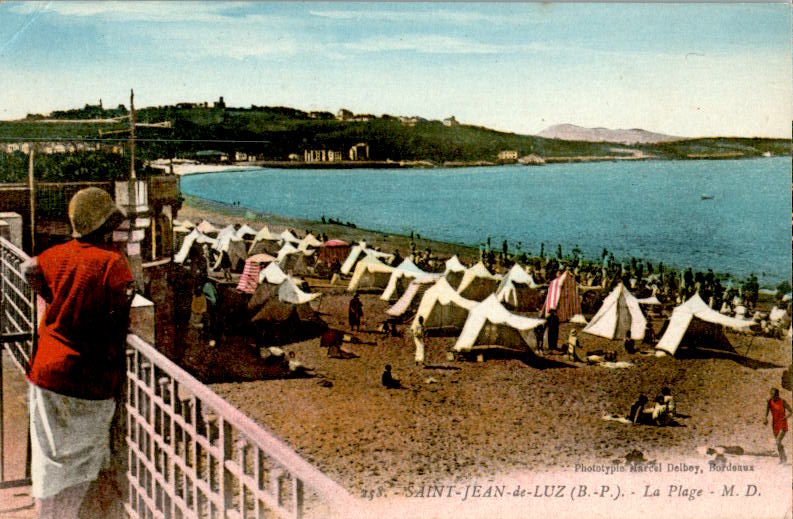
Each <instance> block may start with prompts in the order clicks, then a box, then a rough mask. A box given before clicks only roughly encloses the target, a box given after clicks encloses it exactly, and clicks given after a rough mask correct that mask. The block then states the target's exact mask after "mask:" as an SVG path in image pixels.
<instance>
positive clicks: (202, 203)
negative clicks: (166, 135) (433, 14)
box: [176, 194, 776, 291]
mask: <svg viewBox="0 0 793 519" xmlns="http://www.w3.org/2000/svg"><path fill="white" fill-rule="evenodd" d="M182 196H183V197H184V204H183V206H182V209H180V210H179V215H178V216H176V219H178V220H182V219H188V220H191V221H193V220H195V219H199V218H200V219H203V218H206V219H207V220H210V221H212V218H213V217H214V218H216V219H217V220H218V222H219V223H221V224H223V225H228V224H232V223H240V224H242V223H247V224H249V225H251V224H253V225H259V226H261V225H263V224H264V225H267V226H268V227H270V228H271V229H275V230H277V231H278V232H281V231H283V230H285V229H287V228H292V229H300V230H302V231H304V232H305V231H311V232H313V233H314V234H317V233H322V232H324V233H326V234H327V235H328V236H329V237H330V238H340V239H343V240H344V241H348V242H350V243H351V244H352V243H355V242H357V241H360V240H365V241H366V242H367V243H369V244H370V245H372V246H378V247H383V246H386V247H388V248H390V251H393V250H398V251H399V252H400V254H402V255H403V256H407V254H408V252H407V251H409V250H410V241H411V239H410V236H408V235H403V234H399V233H394V232H387V231H379V230H376V229H366V228H359V227H351V226H347V225H343V224H331V223H324V224H323V223H322V222H321V221H318V220H313V219H310V218H295V217H289V216H283V215H278V214H271V213H262V212H258V211H254V210H252V209H250V208H247V207H244V206H233V205H230V204H226V203H224V202H219V201H216V200H209V199H206V198H200V197H197V196H194V195H186V194H182ZM185 210H186V211H185ZM199 221H200V220H199ZM193 223H198V222H197V221H195V222H193ZM212 223H216V222H214V221H212ZM352 223H354V222H352ZM414 242H415V244H416V250H420V251H423V250H425V249H426V248H430V249H432V251H433V253H435V254H440V255H442V256H447V257H451V256H452V255H455V254H456V255H457V256H458V257H459V258H460V260H462V261H464V262H468V263H471V264H473V263H476V262H477V261H479V247H478V246H473V245H468V244H465V243H454V242H447V241H442V240H436V239H433V238H424V237H420V238H419V235H416V237H415V239H414ZM497 249H498V247H497V244H495V245H494V246H493V247H492V249H491V250H493V251H494V252H496V251H497ZM510 252H511V254H512V255H513V256H517V255H516V254H515V252H514V251H510ZM552 256H553V255H552V254H550V253H549V254H548V255H547V256H546V257H548V258H550V257H552ZM528 257H529V259H532V260H533V259H537V258H538V257H537V256H534V255H529V256H528ZM565 259H566V260H567V259H568V258H565ZM616 259H617V261H629V260H630V258H616ZM636 259H637V261H642V262H644V261H651V262H652V263H653V264H654V265H656V264H658V263H659V262H658V261H657V260H655V259H654V258H636ZM582 261H583V262H584V263H589V264H591V263H596V262H597V260H593V259H591V258H588V257H586V256H582ZM663 264H664V268H665V270H666V272H667V273H669V272H675V273H677V274H678V275H679V274H680V273H681V272H683V270H685V269H684V268H681V267H679V266H677V265H674V264H671V263H667V262H663ZM703 272H704V271H703ZM714 274H715V275H716V277H717V278H718V279H722V280H728V279H729V280H732V281H733V282H737V283H738V284H740V283H741V282H743V281H744V280H745V278H743V277H738V276H736V275H734V274H732V273H731V272H718V271H714ZM758 282H759V283H760V289H761V290H771V291H774V290H775V288H776V287H775V286H772V285H769V284H767V283H766V284H764V283H763V282H762V280H759V279H758Z"/></svg>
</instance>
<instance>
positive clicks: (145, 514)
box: [0, 238, 362, 519]
mask: <svg viewBox="0 0 793 519" xmlns="http://www.w3.org/2000/svg"><path fill="white" fill-rule="evenodd" d="M0 257H1V261H2V269H0V303H1V304H0V331H1V332H2V334H3V335H2V337H3V342H4V343H5V344H4V345H5V347H6V348H7V349H8V350H9V351H10V352H11V354H12V357H13V358H14V362H15V363H16V365H17V367H18V368H19V369H20V370H21V371H22V372H26V371H27V366H28V361H29V359H30V354H31V351H32V348H33V343H34V340H35V335H34V331H35V329H34V326H33V323H35V322H36V320H37V319H36V299H35V293H34V292H33V291H32V289H31V288H30V286H29V285H28V284H27V283H26V282H25V280H24V277H23V276H22V273H21V269H20V266H21V264H22V263H23V262H24V261H25V260H27V259H28V256H27V255H26V254H25V253H24V252H23V251H21V250H20V249H19V248H17V247H15V246H14V245H12V244H11V243H10V242H8V241H7V240H4V239H3V238H0ZM0 359H2V357H0ZM1 369H2V365H1V364H0V373H2V371H1ZM126 370H127V373H126V375H127V376H126V383H127V386H126V395H125V399H126V406H125V410H126V433H125V436H126V443H127V456H128V470H127V480H128V483H129V486H128V488H129V492H128V498H127V502H126V503H125V509H126V512H127V515H128V516H129V517H131V518H136V519H137V518H141V519H155V518H163V519H165V518H167V519H180V518H191V519H192V518H196V519H203V518H210V519H214V518H222V519H227V518H229V519H232V518H233V519H236V518H239V519H246V518H256V519H261V518H264V517H272V516H273V515H275V516H277V517H294V518H300V517H361V515H362V514H361V513H360V509H359V502H358V501H357V500H355V499H354V498H353V497H352V496H351V495H350V494H349V493H348V492H347V491H346V490H345V489H343V488H342V487H341V486H339V485H338V484H337V483H335V482H334V481H332V480H331V479H330V478H328V477H327V476H326V475H324V474H323V473H321V472H320V471H319V470H317V469H316V468H315V467H314V466H312V465H311V464H309V463H308V462H306V461H305V460H304V459H303V458H301V457H300V456H299V455H298V454H297V453H296V452H295V451H294V450H292V449H291V448H290V447H289V446H287V445H286V444H284V443H283V442H282V441H280V440H279V439H278V438H276V437H275V436H274V435H273V434H272V433H270V432H269V431H267V430H266V429H265V428H263V427H262V426H261V425H259V424H257V423H255V422H254V421H253V420H251V419H250V418H248V417H247V416H245V415H244V414H243V413H241V412H240V411H239V410H237V409H236V408H234V407H233V406H232V405H231V404H229V403H228V402H227V401H225V400H224V399H223V398H221V397H220V396H218V395H217V394H216V393H215V392H213V391H212V390H211V389H210V388H208V387H207V386H206V385H204V384H202V383H201V382H199V381H198V380H196V379H195V378H193V377H192V376H191V375H190V374H189V373H187V372H186V371H184V370H183V369H182V368H180V367H179V366H177V365H176V364H174V363H173V362H172V361H171V360H170V359H168V358H167V357H165V356H164V355H163V354H161V353H160V352H158V351H157V350H156V349H155V348H154V347H153V346H151V345H149V344H148V343H146V342H145V341H143V340H142V339H141V338H140V337H138V336H137V335H132V334H131V335H129V336H127V363H126ZM1 381H2V378H1V375H0V382H1ZM1 411H2V398H0V451H2V443H1V442H2V437H3V435H2V428H3V427H2V413H1ZM2 470H3V461H2V457H0V487H2V486H9V485H3V478H2ZM7 483H9V484H14V483H22V484H29V480H20V481H19V482H7Z"/></svg>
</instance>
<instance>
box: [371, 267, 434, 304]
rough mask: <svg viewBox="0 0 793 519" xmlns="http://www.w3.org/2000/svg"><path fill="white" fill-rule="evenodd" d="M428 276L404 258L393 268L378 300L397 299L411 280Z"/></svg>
mask: <svg viewBox="0 0 793 519" xmlns="http://www.w3.org/2000/svg"><path fill="white" fill-rule="evenodd" d="M428 274H429V273H428V272H424V271H423V270H421V269H420V268H418V267H417V266H416V264H415V263H413V262H412V261H411V260H410V258H405V259H404V260H402V263H400V264H399V265H398V266H397V267H395V268H394V271H393V272H392V273H391V277H390V278H389V279H388V285H386V287H385V290H383V294H382V295H381V296H380V299H381V300H383V301H392V300H394V299H397V298H398V297H399V296H401V295H402V294H403V293H404V292H405V290H406V289H407V287H408V285H409V284H410V281H411V280H413V279H415V278H417V277H422V276H426V275H428Z"/></svg>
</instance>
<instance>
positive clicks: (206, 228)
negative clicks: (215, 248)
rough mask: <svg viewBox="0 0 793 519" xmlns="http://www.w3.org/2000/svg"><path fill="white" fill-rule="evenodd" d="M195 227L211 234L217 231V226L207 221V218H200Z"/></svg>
mask: <svg viewBox="0 0 793 519" xmlns="http://www.w3.org/2000/svg"><path fill="white" fill-rule="evenodd" d="M196 229H198V230H199V231H200V232H202V233H204V234H211V233H215V232H218V229H217V227H215V226H214V225H212V224H211V223H209V222H208V221H207V220H202V221H201V223H199V224H198V226H197V227H196Z"/></svg>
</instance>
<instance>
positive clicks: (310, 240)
mask: <svg viewBox="0 0 793 519" xmlns="http://www.w3.org/2000/svg"><path fill="white" fill-rule="evenodd" d="M319 247H322V242H321V241H319V240H318V239H317V238H316V237H315V236H314V235H313V234H311V233H308V234H306V236H305V237H304V238H303V239H302V240H300V243H298V245H297V248H298V249H300V250H306V249H317V248H319Z"/></svg>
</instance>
